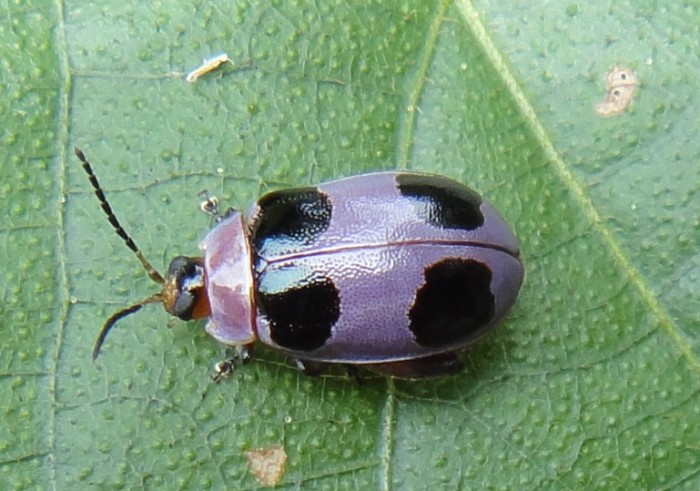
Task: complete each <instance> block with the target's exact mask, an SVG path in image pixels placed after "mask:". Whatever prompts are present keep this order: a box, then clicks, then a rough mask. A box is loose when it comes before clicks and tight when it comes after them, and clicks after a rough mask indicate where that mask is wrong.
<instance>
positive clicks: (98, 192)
mask: <svg viewBox="0 0 700 491" xmlns="http://www.w3.org/2000/svg"><path fill="white" fill-rule="evenodd" d="M73 150H74V151H75V155H76V156H77V157H78V158H79V159H80V161H81V162H82V163H83V169H85V172H86V173H87V175H88V178H89V179H90V184H92V188H93V189H94V190H95V196H97V199H98V200H100V205H102V211H104V212H105V215H107V219H108V220H109V223H110V224H112V227H113V228H114V230H116V232H117V234H118V235H119V237H121V238H122V239H123V240H124V243H125V244H126V245H127V247H128V248H129V249H131V250H132V251H134V254H136V257H138V258H139V261H141V264H143V267H144V268H145V269H146V271H147V272H148V276H150V278H151V279H152V280H153V281H155V282H156V283H158V284H160V285H162V284H163V283H165V280H164V279H163V277H162V276H161V274H160V273H159V272H158V270H156V268H154V267H153V266H152V265H151V263H149V262H148V261H147V260H146V258H145V257H144V256H143V254H141V251H140V250H139V248H138V247H136V244H135V243H134V241H133V240H132V239H131V237H129V234H127V233H126V231H125V230H124V228H123V227H122V225H121V223H119V220H117V217H116V216H115V215H114V212H113V211H112V207H111V206H109V202H108V201H107V198H106V197H105V193H103V192H102V188H101V187H100V182H99V181H98V180H97V176H95V174H94V173H93V172H92V167H91V166H90V162H88V160H87V158H86V157H85V154H84V153H83V151H82V150H80V149H79V148H78V147H74V148H73Z"/></svg>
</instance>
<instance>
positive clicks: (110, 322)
mask: <svg viewBox="0 0 700 491" xmlns="http://www.w3.org/2000/svg"><path fill="white" fill-rule="evenodd" d="M160 301H162V298H161V294H160V293H156V294H155V295H151V296H150V297H148V298H147V299H145V300H141V301H140V302H139V303H136V304H134V305H130V306H129V307H127V308H125V309H122V310H120V311H119V312H117V313H115V314H114V315H112V317H110V318H109V319H107V322H105V325H104V326H102V330H101V331H100V335H99V336H97V341H95V347H94V348H93V349H92V361H95V360H97V357H98V356H100V350H101V349H102V345H103V344H104V342H105V339H107V334H109V331H111V330H112V327H113V326H114V324H116V323H117V321H118V320H120V319H122V318H124V317H126V316H127V315H131V314H133V313H134V312H138V311H139V310H141V307H143V306H144V305H147V304H149V303H158V302H160Z"/></svg>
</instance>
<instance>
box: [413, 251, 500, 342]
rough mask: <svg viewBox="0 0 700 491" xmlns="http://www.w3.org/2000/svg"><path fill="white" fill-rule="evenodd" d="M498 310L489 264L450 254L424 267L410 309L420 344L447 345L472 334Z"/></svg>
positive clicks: (416, 336) (415, 333) (414, 333)
mask: <svg viewBox="0 0 700 491" xmlns="http://www.w3.org/2000/svg"><path fill="white" fill-rule="evenodd" d="M495 310H496V302H495V298H494V296H493V293H491V270H490V269H489V268H488V266H486V265H485V264H483V263H480V262H478V261H474V260H472V259H459V258H447V259H444V260H442V261H440V262H437V263H434V264H431V265H430V266H428V267H427V268H426V269H425V283H424V284H423V286H421V287H420V288H419V289H418V291H417V292H416V300H415V303H414V304H413V307H412V308H411V310H410V311H409V313H408V317H409V320H410V325H409V328H410V329H411V332H413V335H414V336H415V339H416V343H418V344H420V345H421V346H427V347H431V348H441V347H447V346H450V345H454V344H458V343H459V342H460V341H463V340H466V339H468V338H470V337H471V336H473V335H474V334H475V333H476V332H477V331H478V330H479V329H480V328H482V327H483V326H485V325H486V324H488V323H489V321H491V319H492V318H493V316H494V313H495Z"/></svg>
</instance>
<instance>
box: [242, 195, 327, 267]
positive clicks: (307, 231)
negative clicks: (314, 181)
mask: <svg viewBox="0 0 700 491" xmlns="http://www.w3.org/2000/svg"><path fill="white" fill-rule="evenodd" d="M258 205H259V206H260V210H259V212H258V215H257V217H256V225H255V230H254V233H253V246H254V247H255V249H256V251H258V253H260V254H261V255H265V252H266V248H270V247H273V246H279V247H283V248H284V247H287V248H289V247H293V246H294V245H296V246H300V245H308V244H310V243H312V242H313V241H314V239H315V238H316V237H318V236H319V235H321V234H322V233H323V232H325V231H326V230H327V229H328V225H329V224H330V221H331V212H332V205H331V202H330V200H329V199H328V196H327V195H326V194H324V193H322V192H321V191H319V190H318V188H315V187H306V188H298V189H283V190H280V191H274V192H272V193H268V194H266V195H265V196H263V197H262V198H260V200H259V201H258Z"/></svg>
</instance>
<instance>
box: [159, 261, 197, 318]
mask: <svg viewBox="0 0 700 491" xmlns="http://www.w3.org/2000/svg"><path fill="white" fill-rule="evenodd" d="M168 283H169V284H171V285H173V287H174V288H173V290H174V291H173V297H172V303H171V304H170V308H169V309H168V311H169V312H170V313H171V314H172V315H174V316H175V317H179V318H180V319H182V320H186V321H187V320H190V319H192V317H193V312H194V309H195V308H196V307H197V304H198V302H199V300H200V298H201V296H202V292H203V289H204V268H203V267H202V261H201V258H192V257H184V256H178V257H176V258H175V259H173V260H172V261H171V262H170V267H169V268H168Z"/></svg>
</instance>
